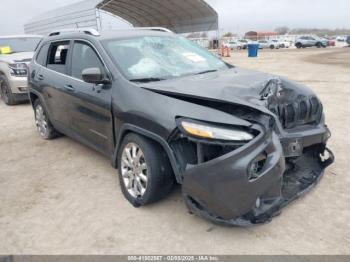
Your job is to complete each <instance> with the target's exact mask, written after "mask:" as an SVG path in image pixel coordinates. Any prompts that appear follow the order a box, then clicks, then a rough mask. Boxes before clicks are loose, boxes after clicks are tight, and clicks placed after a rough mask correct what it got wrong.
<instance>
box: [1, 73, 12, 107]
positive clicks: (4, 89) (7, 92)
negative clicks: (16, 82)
mask: <svg viewBox="0 0 350 262" xmlns="http://www.w3.org/2000/svg"><path fill="white" fill-rule="evenodd" d="M0 81H1V85H0V94H1V99H2V100H3V101H4V103H5V104H6V105H8V106H13V105H16V100H15V98H14V96H13V94H12V91H11V88H10V85H9V84H8V81H7V80H6V78H4V77H2V78H1V79H0Z"/></svg>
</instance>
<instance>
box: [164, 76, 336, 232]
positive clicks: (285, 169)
mask: <svg viewBox="0 0 350 262" xmlns="http://www.w3.org/2000/svg"><path fill="white" fill-rule="evenodd" d="M299 89H300V90H299ZM301 90H302V87H298V86H294V85H293V84H292V83H290V82H288V81H287V80H286V81H283V82H282V81H281V80H280V79H278V78H276V79H271V80H270V81H268V83H267V84H266V85H265V86H264V88H263V89H262V91H261V92H260V98H259V103H260V105H264V107H266V108H267V109H268V110H269V111H270V112H271V114H266V112H262V111H259V110H257V109H256V108H254V107H251V108H250V107H248V106H247V105H246V104H245V105H238V104H233V103H232V104H231V103H228V102H221V101H214V100H208V99H201V98H198V97H197V98H196V97H188V96H186V97H181V98H180V96H179V95H171V96H173V97H175V96H176V98H178V99H179V98H180V99H182V100H186V101H188V102H191V103H195V104H199V105H205V106H208V107H210V108H214V109H216V110H220V111H224V112H225V113H230V114H231V115H234V116H236V117H239V118H241V119H244V120H246V121H249V122H250V123H251V126H250V127H249V128H247V127H244V128H243V127H239V126H222V125H220V124H218V123H210V122H206V121H203V120H202V121H198V120H193V119H187V118H186V117H178V119H177V125H178V128H177V129H176V130H175V131H174V133H173V134H172V136H171V137H170V139H169V144H170V147H171V148H172V150H173V152H174V155H175V157H176V161H177V163H178V165H179V167H180V171H181V173H182V174H183V181H182V191H183V196H184V199H185V202H186V204H187V206H188V208H189V210H190V211H191V212H192V213H195V214H197V215H199V216H201V217H204V218H206V219H208V220H210V221H213V222H215V223H219V224H223V225H229V226H251V225H256V224H262V223H267V222H269V221H271V219H272V218H273V217H274V216H276V215H278V214H279V213H280V211H281V209H282V208H283V207H285V206H286V205H288V204H289V203H290V202H292V201H293V200H295V199H297V198H299V197H300V196H302V195H304V194H305V193H306V192H308V191H309V190H310V189H311V188H312V187H314V186H315V185H316V184H317V182H318V181H319V180H320V179H321V178H322V176H323V174H324V170H325V168H326V167H328V166H329V165H331V164H332V163H333V162H334V156H333V154H332V152H331V151H330V150H329V149H327V147H326V144H327V141H328V139H329V138H330V132H329V130H328V128H327V126H326V125H325V123H324V117H323V108H322V104H321V103H320V102H319V100H318V99H317V97H315V96H314V95H313V94H312V93H308V92H305V91H301ZM184 123H185V124H184Z"/></svg>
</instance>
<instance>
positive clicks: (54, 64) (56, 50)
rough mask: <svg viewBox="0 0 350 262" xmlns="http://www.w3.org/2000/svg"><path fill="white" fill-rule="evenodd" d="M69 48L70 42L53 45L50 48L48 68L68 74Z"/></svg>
mask: <svg viewBox="0 0 350 262" xmlns="http://www.w3.org/2000/svg"><path fill="white" fill-rule="evenodd" d="M69 47H70V45H69V41H64V42H57V43H52V44H51V46H50V48H49V53H48V59H47V60H48V61H47V68H49V69H51V70H54V71H56V72H59V73H62V74H66V73H67V64H68V51H69Z"/></svg>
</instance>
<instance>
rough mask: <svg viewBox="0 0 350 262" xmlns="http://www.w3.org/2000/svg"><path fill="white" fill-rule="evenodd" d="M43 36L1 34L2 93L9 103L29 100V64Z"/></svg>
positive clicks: (0, 90)
mask: <svg viewBox="0 0 350 262" xmlns="http://www.w3.org/2000/svg"><path fill="white" fill-rule="evenodd" d="M41 39H42V37H41V36H34V35H17V36H2V37H1V36H0V95H1V98H2V99H3V100H4V102H5V103H6V104H7V105H15V104H17V103H19V102H22V101H29V98H28V93H27V91H28V83H27V75H28V69H27V66H28V64H29V63H30V61H31V60H32V57H33V55H34V50H35V49H36V47H37V46H38V44H39V43H40V41H41Z"/></svg>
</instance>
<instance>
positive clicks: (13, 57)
mask: <svg viewBox="0 0 350 262" xmlns="http://www.w3.org/2000/svg"><path fill="white" fill-rule="evenodd" d="M33 56H34V52H20V53H14V54H7V55H0V61H2V62H5V63H16V62H23V63H29V62H30V60H31V59H32V58H33Z"/></svg>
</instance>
